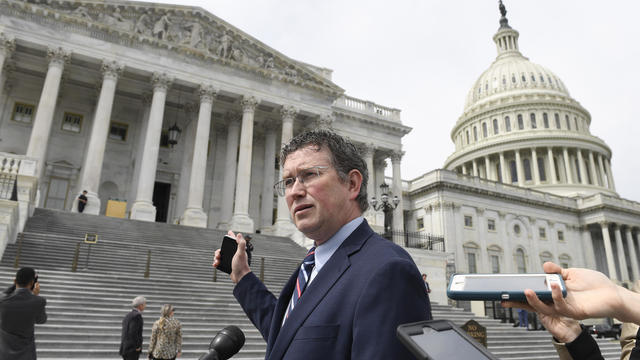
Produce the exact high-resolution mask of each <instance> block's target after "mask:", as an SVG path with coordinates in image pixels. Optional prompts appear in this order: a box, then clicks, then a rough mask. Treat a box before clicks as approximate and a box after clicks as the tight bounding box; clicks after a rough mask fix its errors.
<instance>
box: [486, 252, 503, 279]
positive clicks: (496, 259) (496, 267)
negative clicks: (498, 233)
mask: <svg viewBox="0 0 640 360" xmlns="http://www.w3.org/2000/svg"><path fill="white" fill-rule="evenodd" d="M487 253H488V254H489V262H490V264H491V272H492V273H493V274H499V273H500V262H501V261H500V258H502V248H500V247H499V246H498V245H491V246H489V247H488V248H487Z"/></svg>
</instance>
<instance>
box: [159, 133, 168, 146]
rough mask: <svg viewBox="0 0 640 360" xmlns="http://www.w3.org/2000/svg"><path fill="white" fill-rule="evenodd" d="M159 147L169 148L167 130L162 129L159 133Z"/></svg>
mask: <svg viewBox="0 0 640 360" xmlns="http://www.w3.org/2000/svg"><path fill="white" fill-rule="evenodd" d="M160 147H163V148H169V147H170V146H169V130H167V129H162V132H161V133H160Z"/></svg>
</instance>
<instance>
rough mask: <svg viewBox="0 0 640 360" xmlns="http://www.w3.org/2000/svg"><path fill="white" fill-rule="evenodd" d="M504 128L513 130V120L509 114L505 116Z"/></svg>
mask: <svg viewBox="0 0 640 360" xmlns="http://www.w3.org/2000/svg"><path fill="white" fill-rule="evenodd" d="M504 128H505V130H506V131H507V132H509V131H511V120H510V119H509V117H508V116H505V117H504Z"/></svg>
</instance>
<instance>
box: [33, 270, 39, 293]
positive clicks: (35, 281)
mask: <svg viewBox="0 0 640 360" xmlns="http://www.w3.org/2000/svg"><path fill="white" fill-rule="evenodd" d="M37 282H38V270H36V277H35V278H34V279H33V285H31V291H33V289H35V288H36V283H37Z"/></svg>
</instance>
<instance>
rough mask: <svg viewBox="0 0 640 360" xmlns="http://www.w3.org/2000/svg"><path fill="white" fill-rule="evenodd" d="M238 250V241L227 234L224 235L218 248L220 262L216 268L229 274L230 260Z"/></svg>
mask: <svg viewBox="0 0 640 360" xmlns="http://www.w3.org/2000/svg"><path fill="white" fill-rule="evenodd" d="M236 250H238V242H237V241H236V239H234V238H232V237H231V236H229V235H225V236H224V238H223V239H222V247H221V248H220V264H218V270H220V271H222V272H225V273H227V274H231V260H233V255H235V254H236Z"/></svg>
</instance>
